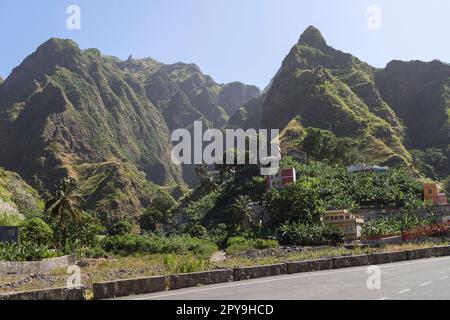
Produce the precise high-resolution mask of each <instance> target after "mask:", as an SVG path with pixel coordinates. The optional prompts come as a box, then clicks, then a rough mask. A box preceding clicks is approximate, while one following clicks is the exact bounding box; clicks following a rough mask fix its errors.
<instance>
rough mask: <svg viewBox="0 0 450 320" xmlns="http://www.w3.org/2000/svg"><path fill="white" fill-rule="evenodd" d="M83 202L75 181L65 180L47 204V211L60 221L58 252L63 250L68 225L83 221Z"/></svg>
mask: <svg viewBox="0 0 450 320" xmlns="http://www.w3.org/2000/svg"><path fill="white" fill-rule="evenodd" d="M82 202H84V199H83V197H82V196H81V192H80V189H79V188H78V187H77V185H76V183H75V181H74V180H73V179H70V178H64V179H62V181H61V185H60V186H59V187H57V191H56V193H55V197H54V198H53V199H51V200H49V201H48V202H47V203H46V204H45V211H46V212H48V213H50V216H51V217H52V218H53V219H56V220H57V221H58V228H59V239H58V250H61V247H62V235H63V231H65V229H66V227H67V225H68V223H70V222H72V221H79V220H81V214H82V212H83V210H82V209H81V207H80V205H81V203H82Z"/></svg>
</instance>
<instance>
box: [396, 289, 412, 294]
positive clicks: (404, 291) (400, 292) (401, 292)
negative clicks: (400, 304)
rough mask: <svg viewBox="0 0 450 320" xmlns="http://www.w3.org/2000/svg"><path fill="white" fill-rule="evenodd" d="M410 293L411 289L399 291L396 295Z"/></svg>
mask: <svg viewBox="0 0 450 320" xmlns="http://www.w3.org/2000/svg"><path fill="white" fill-rule="evenodd" d="M410 291H411V289H405V290H402V291H399V292H398V294H404V293H407V292H410Z"/></svg>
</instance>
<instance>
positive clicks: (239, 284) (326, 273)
mask: <svg viewBox="0 0 450 320" xmlns="http://www.w3.org/2000/svg"><path fill="white" fill-rule="evenodd" d="M438 259H439V261H446V260H450V257H447V258H438ZM436 260H437V259H436V258H430V259H424V260H419V261H416V262H406V263H395V264H384V265H379V266H380V267H382V268H383V269H395V268H400V267H403V266H409V265H416V264H423V263H429V262H436ZM367 267H368V266H361V267H356V268H347V269H344V270H340V271H330V272H319V273H309V274H301V275H299V276H288V277H286V276H285V277H280V276H278V277H276V278H274V279H268V280H259V281H249V282H245V283H239V282H234V283H231V284H229V285H220V284H218V285H219V286H217V287H208V288H203V289H197V290H191V291H183V292H174V293H167V294H161V295H157V296H151V297H145V298H137V299H131V300H133V301H140V300H152V299H157V298H165V297H172V296H179V295H183V294H190V293H198V292H205V291H213V290H221V289H226V288H238V287H245V286H252V285H255V284H263V283H270V282H277V281H286V280H292V279H301V278H309V277H320V276H325V275H332V274H339V273H348V272H354V271H359V270H367ZM409 291H410V290H409Z"/></svg>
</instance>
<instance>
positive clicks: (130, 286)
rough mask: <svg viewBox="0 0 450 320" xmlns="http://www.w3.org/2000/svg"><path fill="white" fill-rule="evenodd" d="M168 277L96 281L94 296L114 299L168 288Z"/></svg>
mask: <svg viewBox="0 0 450 320" xmlns="http://www.w3.org/2000/svg"><path fill="white" fill-rule="evenodd" d="M166 287H167V277H152V278H142V279H128V280H118V281H112V282H100V283H94V285H93V291H94V298H95V299H97V300H99V299H112V298H117V297H126V296H131V295H139V294H146V293H153V292H159V291H164V290H166Z"/></svg>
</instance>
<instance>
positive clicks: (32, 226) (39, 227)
mask: <svg viewBox="0 0 450 320" xmlns="http://www.w3.org/2000/svg"><path fill="white" fill-rule="evenodd" d="M20 240H21V242H29V243H35V244H37V245H42V246H50V245H51V244H52V241H53V230H52V228H50V226H49V225H48V224H47V223H45V222H44V221H43V220H42V219H40V218H37V217H34V218H30V219H27V220H25V222H24V224H23V226H22V227H21V230H20Z"/></svg>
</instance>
